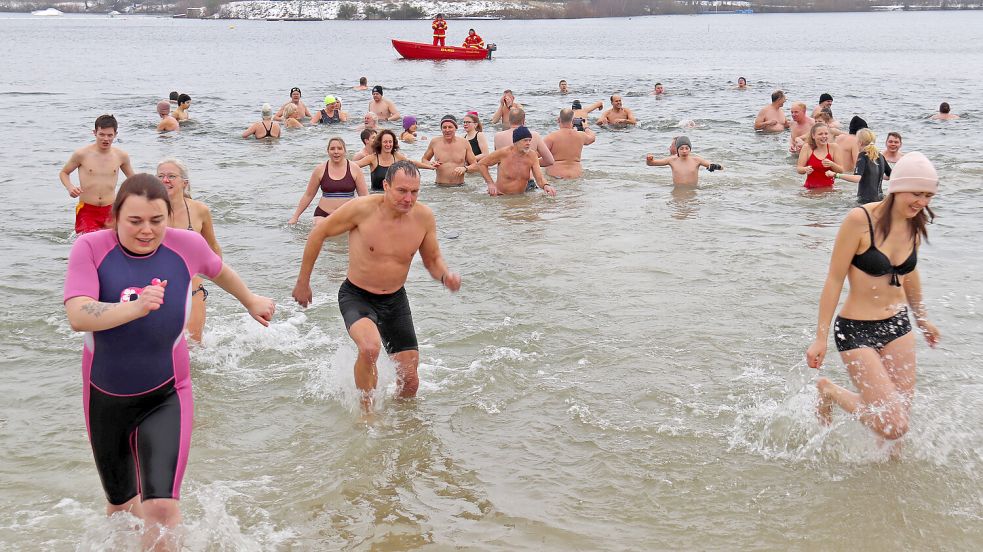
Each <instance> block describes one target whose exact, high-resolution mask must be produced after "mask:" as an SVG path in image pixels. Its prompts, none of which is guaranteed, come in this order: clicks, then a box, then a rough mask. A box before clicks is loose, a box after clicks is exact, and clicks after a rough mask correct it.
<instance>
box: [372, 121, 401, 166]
mask: <svg viewBox="0 0 983 552" xmlns="http://www.w3.org/2000/svg"><path fill="white" fill-rule="evenodd" d="M383 136H391V137H392V139H393V151H392V153H393V155H396V152H397V151H399V140H397V139H396V133H395V132H393V131H391V130H389V129H388V128H387V129H383V130H380V131H379V134H376V136H375V141H374V142H372V151H374V152H375V153H376V155H378V154H380V153H382V137H383ZM376 161H378V159H376Z"/></svg>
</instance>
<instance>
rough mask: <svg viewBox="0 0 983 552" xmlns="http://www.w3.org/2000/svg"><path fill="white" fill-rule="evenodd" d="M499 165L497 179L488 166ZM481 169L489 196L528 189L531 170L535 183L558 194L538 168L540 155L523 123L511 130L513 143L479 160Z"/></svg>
mask: <svg viewBox="0 0 983 552" xmlns="http://www.w3.org/2000/svg"><path fill="white" fill-rule="evenodd" d="M493 165H498V175H497V176H498V180H497V181H494V180H492V177H491V172H490V171H489V170H488V167H491V166H493ZM478 170H480V171H481V176H483V177H484V179H485V183H486V184H487V185H488V195H491V196H496V195H506V194H521V193H524V192H525V191H526V190H527V189H528V183H529V173H530V171H532V175H533V178H534V179H535V181H536V185H538V186H539V187H540V188H542V189H543V191H544V192H546V193H547V194H549V195H551V196H555V195H556V190H555V189H553V186H551V185H549V184H548V183H547V182H546V178H544V177H543V171H542V170H541V169H540V168H539V156H538V155H537V154H536V152H535V151H533V149H532V133H531V132H529V129H528V128H526V127H524V126H520V127H516V128H515V129H514V130H513V131H512V145H511V146H509V147H507V148H497V149H496V150H495V151H493V152H492V153H490V154H488V155H486V156H485V157H484V158H482V160H481V161H478Z"/></svg>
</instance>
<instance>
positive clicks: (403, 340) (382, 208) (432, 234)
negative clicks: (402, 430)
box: [293, 161, 461, 413]
mask: <svg viewBox="0 0 983 552" xmlns="http://www.w3.org/2000/svg"><path fill="white" fill-rule="evenodd" d="M383 190H384V193H383V194H381V195H380V194H376V195H370V196H363V197H360V198H356V199H353V200H351V201H349V202H348V203H345V204H344V205H342V206H341V207H339V208H338V209H337V210H335V211H334V212H332V213H331V216H329V217H327V218H325V219H324V220H322V221H321V222H319V223H318V224H317V225H316V226H315V227H314V229H313V230H312V231H311V233H310V236H308V238H307V245H306V246H305V247H304V258H303V261H302V262H301V265H300V274H299V275H298V276H297V285H296V286H295V287H294V291H293V298H294V299H296V301H297V302H298V303H300V304H301V306H304V307H306V306H307V305H309V304H310V303H311V298H312V296H313V292H312V290H311V272H312V271H313V270H314V262H315V261H316V260H317V257H318V255H319V254H320V253H321V247H322V246H323V245H324V240H326V239H327V238H330V237H332V236H338V235H341V234H344V233H348V278H347V279H346V280H345V282H344V283H343V284H342V285H341V289H340V290H339V291H338V306H339V308H340V309H341V315H342V317H343V318H344V319H345V326H346V327H347V328H348V335H350V336H351V338H352V341H354V342H355V345H356V346H357V347H358V358H357V359H356V360H355V386H356V387H357V388H358V390H359V391H360V392H361V393H362V397H361V401H362V408H363V410H364V411H365V413H369V412H370V411H371V409H372V403H373V391H374V390H375V388H376V386H377V384H378V372H377V369H376V361H377V360H378V358H379V354H380V353H381V350H382V347H385V349H386V352H387V353H388V354H389V355H390V357H391V358H392V359H393V361H394V362H395V364H396V375H397V394H398V396H400V397H413V396H415V395H416V391H417V388H418V387H419V385H420V380H419V377H418V376H417V366H418V364H419V362H420V354H419V349H418V345H417V339H416V331H415V329H414V327H413V316H412V313H411V312H410V304H409V301H408V300H407V298H406V290H405V289H404V288H403V284H405V283H406V276H407V274H408V273H409V270H410V263H412V262H413V257H414V255H416V253H417V252H419V253H420V258H421V259H422V260H423V266H424V267H426V269H427V271H428V272H429V273H430V277H431V278H433V279H434V280H438V281H439V282H440V283H441V284H442V285H443V286H444V287H446V288H447V289H449V290H450V291H452V292H453V291H457V290H459V289H460V288H461V277H460V276H459V275H458V274H455V273H454V272H451V271H450V269H448V268H447V265H446V264H445V263H444V258H443V256H441V254H440V245H439V244H438V243H437V222H436V220H435V219H434V215H433V211H431V210H430V208H429V207H427V206H426V205H424V204H422V203H417V201H416V200H417V196H418V194H419V193H420V172H419V171H418V170H417V168H416V167H415V166H414V165H413V163H411V162H410V161H396V162H395V163H393V164H392V165H391V166H390V167H389V170H388V171H387V172H386V179H385V180H384V181H383Z"/></svg>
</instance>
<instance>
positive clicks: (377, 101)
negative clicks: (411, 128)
mask: <svg viewBox="0 0 983 552" xmlns="http://www.w3.org/2000/svg"><path fill="white" fill-rule="evenodd" d="M369 111H370V112H372V113H375V115H376V117H378V118H379V119H381V120H383V121H398V120H400V119H402V118H403V116H402V115H400V114H399V110H398V109H396V104H394V103H393V102H392V100H388V99H386V98H383V97H382V86H380V85H378V84H377V85H375V86H373V87H372V99H371V100H370V101H369Z"/></svg>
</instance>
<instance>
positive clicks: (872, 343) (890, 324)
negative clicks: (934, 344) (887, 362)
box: [833, 308, 911, 352]
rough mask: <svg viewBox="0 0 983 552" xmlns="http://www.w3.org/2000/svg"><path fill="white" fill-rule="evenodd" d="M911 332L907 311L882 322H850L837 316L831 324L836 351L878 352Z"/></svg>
mask: <svg viewBox="0 0 983 552" xmlns="http://www.w3.org/2000/svg"><path fill="white" fill-rule="evenodd" d="M909 332H911V321H910V320H908V309H907V308H904V309H901V312H899V313H898V314H895V315H894V316H892V317H891V318H885V319H884V320H850V319H849V318H842V317H839V316H837V317H836V320H835V321H834V322H833V336H834V339H835V340H836V350H838V351H840V352H843V351H849V350H851V349H861V348H867V349H876V350H878V351H880V350H881V349H883V348H884V347H885V346H886V345H887V344H888V343H890V342H892V341H894V340H895V339H897V338H899V337H902V336H904V335H907V334H908V333H909Z"/></svg>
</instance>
